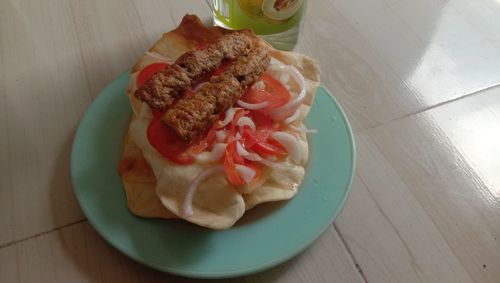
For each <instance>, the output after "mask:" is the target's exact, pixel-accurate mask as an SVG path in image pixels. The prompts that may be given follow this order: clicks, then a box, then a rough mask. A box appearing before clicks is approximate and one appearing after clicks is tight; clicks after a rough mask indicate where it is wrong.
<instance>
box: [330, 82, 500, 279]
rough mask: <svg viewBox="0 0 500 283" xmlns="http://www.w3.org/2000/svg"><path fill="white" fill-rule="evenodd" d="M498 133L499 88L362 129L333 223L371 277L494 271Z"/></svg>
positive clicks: (499, 261) (477, 275)
mask: <svg viewBox="0 0 500 283" xmlns="http://www.w3.org/2000/svg"><path fill="white" fill-rule="evenodd" d="M498 133H500V88H495V89H491V90H488V91H485V92H482V93H480V94H477V95H473V96H470V97H467V98H464V99H461V100H458V101H455V102H451V103H449V104H446V105H443V106H440V107H437V108H434V109H431V110H429V111H426V112H424V113H421V114H418V115H414V116H410V117H407V118H404V119H400V120H397V121H394V122H391V123H389V124H386V125H383V126H380V127H377V128H373V129H370V130H369V131H367V132H366V133H361V134H360V135H358V153H359V154H358V156H359V162H358V175H359V178H358V180H357V183H356V187H355V188H354V190H353V194H352V195H351V197H350V199H349V202H348V204H347V206H346V208H345V209H344V212H343V213H342V215H341V216H340V218H339V219H338V221H337V225H338V229H339V231H340V233H341V235H343V236H344V237H345V240H346V242H347V244H348V247H349V248H350V250H351V251H352V252H353V255H354V258H355V259H356V260H358V261H359V263H360V265H361V267H362V269H363V271H364V272H365V274H366V276H367V277H368V278H369V279H370V280H374V281H378V282H387V281H398V282H402V281H403V282H404V281H417V280H419V281H423V282H430V281H446V282H460V281H464V282H470V281H477V282H495V281H497V280H498V278H500V245H499V244H500V226H499V225H498V219H499V218H500V206H499V205H498V196H499V191H500V189H499V188H500V177H499V176H498V169H499V168H500V150H499V148H498V144H499V143H500V135H499V134H498ZM361 207H362V209H360V208H361Z"/></svg>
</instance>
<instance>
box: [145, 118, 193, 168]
mask: <svg viewBox="0 0 500 283" xmlns="http://www.w3.org/2000/svg"><path fill="white" fill-rule="evenodd" d="M158 112H159V111H157V112H154V113H153V114H154V118H153V120H151V122H150V123H149V126H148V129H147V137H148V141H149V143H150V144H151V146H153V147H154V148H155V149H156V150H157V151H158V152H159V153H160V154H161V155H163V156H164V157H165V158H167V159H169V160H170V161H172V162H175V163H177V164H182V165H187V164H192V163H193V162H194V159H193V157H192V156H190V155H189V154H188V153H187V150H188V149H189V147H190V146H189V145H188V144H186V143H184V142H183V141H182V140H181V139H180V138H179V137H178V136H177V135H176V134H175V133H174V132H173V131H172V130H170V129H169V128H168V127H166V126H165V125H164V124H163V122H162V121H161V117H162V116H161V115H160V114H158ZM160 113H161V112H160Z"/></svg>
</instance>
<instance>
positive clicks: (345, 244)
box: [333, 223, 368, 283]
mask: <svg viewBox="0 0 500 283" xmlns="http://www.w3.org/2000/svg"><path fill="white" fill-rule="evenodd" d="M333 228H334V230H335V232H337V235H338V236H339V238H340V241H342V244H344V247H345V249H346V250H347V253H348V254H349V257H350V258H351V260H352V263H354V267H356V270H357V271H358V273H359V275H361V278H363V280H364V282H365V283H368V280H367V279H366V276H365V273H364V272H363V270H362V269H361V266H360V265H359V263H358V262H357V260H356V257H354V254H353V253H352V251H351V249H350V248H349V246H348V245H347V242H346V241H345V239H344V236H342V234H341V233H340V231H339V228H338V227H337V224H335V223H333Z"/></svg>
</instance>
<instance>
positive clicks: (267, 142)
mask: <svg viewBox="0 0 500 283" xmlns="http://www.w3.org/2000/svg"><path fill="white" fill-rule="evenodd" d="M271 133H272V130H270V129H257V131H256V132H255V134H254V133H252V131H251V130H249V129H245V130H244V131H243V139H244V144H245V146H246V147H249V148H251V149H252V150H254V151H256V152H257V153H260V154H269V155H274V156H278V157H284V156H286V155H287V154H288V152H287V151H286V149H285V148H284V147H283V146H282V145H281V144H279V143H278V142H276V141H274V140H273V139H272V138H271V137H270V135H271Z"/></svg>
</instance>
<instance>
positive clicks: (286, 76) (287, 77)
mask: <svg viewBox="0 0 500 283" xmlns="http://www.w3.org/2000/svg"><path fill="white" fill-rule="evenodd" d="M288 80H290V75H289V74H288V73H282V74H281V75H280V82H281V83H282V84H287V83H288Z"/></svg>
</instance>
